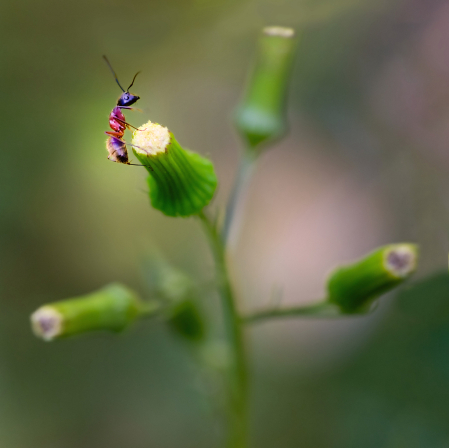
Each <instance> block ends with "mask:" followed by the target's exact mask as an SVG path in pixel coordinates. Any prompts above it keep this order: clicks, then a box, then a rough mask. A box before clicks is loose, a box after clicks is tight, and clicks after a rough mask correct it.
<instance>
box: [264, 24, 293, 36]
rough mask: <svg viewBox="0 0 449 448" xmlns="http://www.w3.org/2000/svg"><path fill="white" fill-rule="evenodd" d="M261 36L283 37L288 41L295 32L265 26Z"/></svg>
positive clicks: (283, 28)
mask: <svg viewBox="0 0 449 448" xmlns="http://www.w3.org/2000/svg"><path fill="white" fill-rule="evenodd" d="M263 34H265V35H266V36H275V37H284V38H286V39H288V38H292V37H293V36H294V35H295V30H294V29H292V28H286V27H283V26H267V27H266V28H264V29H263Z"/></svg>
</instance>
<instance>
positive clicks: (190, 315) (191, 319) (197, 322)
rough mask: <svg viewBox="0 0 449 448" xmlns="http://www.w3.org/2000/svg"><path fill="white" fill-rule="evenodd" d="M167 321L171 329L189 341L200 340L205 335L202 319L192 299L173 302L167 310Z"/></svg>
mask: <svg viewBox="0 0 449 448" xmlns="http://www.w3.org/2000/svg"><path fill="white" fill-rule="evenodd" d="M167 322H168V323H169V325H170V327H171V328H172V330H174V331H175V332H176V333H178V334H179V335H180V336H182V337H184V338H185V339H188V340H190V341H201V340H203V339H204V336H205V333H206V332H205V325H204V319H203V316H202V315H201V312H200V310H199V309H198V306H197V305H196V303H195V302H194V301H193V300H192V299H184V300H180V301H178V302H174V303H173V304H172V306H171V307H170V308H169V310H168V318H167Z"/></svg>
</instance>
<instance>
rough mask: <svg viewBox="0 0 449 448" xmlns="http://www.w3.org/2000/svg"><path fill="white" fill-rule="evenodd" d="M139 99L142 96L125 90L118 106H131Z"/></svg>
mask: <svg viewBox="0 0 449 448" xmlns="http://www.w3.org/2000/svg"><path fill="white" fill-rule="evenodd" d="M139 99H140V96H137V95H133V94H132V93H129V92H123V93H122V94H121V95H120V98H119V99H118V101H117V106H131V104H134V103H135V102H136V101H137V100H139Z"/></svg>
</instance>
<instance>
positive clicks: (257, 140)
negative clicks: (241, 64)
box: [235, 26, 296, 149]
mask: <svg viewBox="0 0 449 448" xmlns="http://www.w3.org/2000/svg"><path fill="white" fill-rule="evenodd" d="M295 44H296V39H295V32H294V30H293V29H291V28H284V27H277V26H272V27H268V28H264V30H263V32H262V36H261V38H260V41H259V48H258V52H257V55H256V61H255V66H254V69H253V72H252V74H251V77H250V79H249V83H248V86H247V90H246V93H245V96H244V98H243V101H242V102H241V104H240V106H239V107H238V108H237V111H236V119H235V123H236V126H237V129H238V130H239V131H240V133H241V134H242V135H243V137H244V138H245V140H246V141H247V143H248V145H249V147H250V148H251V149H254V148H255V147H258V146H259V145H260V144H261V143H264V142H266V141H269V140H273V139H275V138H279V137H281V136H282V135H283V134H284V133H285V131H286V129H287V118H286V104H285V103H286V101H285V99H286V93H287V87H288V82H289V78H290V72H291V66H292V59H293V54H294V50H295Z"/></svg>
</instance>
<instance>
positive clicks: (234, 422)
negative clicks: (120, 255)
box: [198, 212, 248, 448]
mask: <svg viewBox="0 0 449 448" xmlns="http://www.w3.org/2000/svg"><path fill="white" fill-rule="evenodd" d="M198 216H199V218H200V219H201V222H202V224H203V227H204V230H205V232H206V234H207V236H208V238H209V243H210V246H211V249H212V252H213V255H214V259H215V269H216V276H217V282H218V286H219V292H220V297H221V302H222V307H223V314H224V321H225V331H226V338H227V340H228V344H229V348H230V350H231V353H232V356H231V360H230V365H229V367H228V372H227V387H228V391H229V392H228V393H229V438H228V444H227V446H228V448H247V439H248V434H247V433H248V415H247V414H248V413H247V407H248V373H247V360H246V351H245V344H244V338H243V326H242V322H241V319H240V317H239V314H238V310H237V306H236V302H235V298H234V293H233V290H232V286H231V283H230V279H229V274H228V270H227V265H226V256H225V247H224V244H223V241H222V239H221V237H220V235H219V233H218V232H217V229H216V228H215V226H214V225H213V223H212V222H211V221H210V220H209V219H208V218H207V217H206V215H205V214H204V213H203V212H201V213H200V214H199V215H198Z"/></svg>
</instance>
